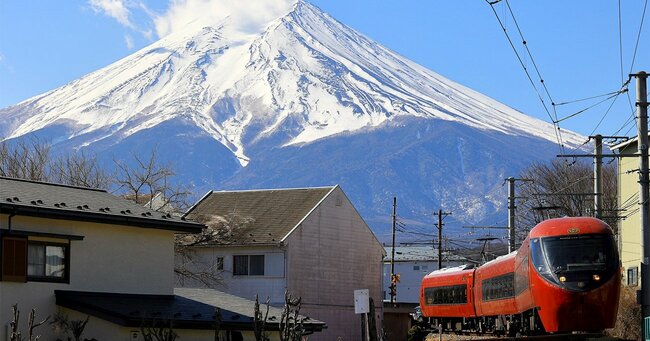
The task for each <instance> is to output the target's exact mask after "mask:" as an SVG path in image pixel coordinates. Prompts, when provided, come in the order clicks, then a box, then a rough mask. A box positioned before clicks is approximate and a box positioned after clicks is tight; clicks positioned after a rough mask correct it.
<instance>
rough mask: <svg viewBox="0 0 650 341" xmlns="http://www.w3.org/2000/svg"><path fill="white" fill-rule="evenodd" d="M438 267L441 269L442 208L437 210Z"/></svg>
mask: <svg viewBox="0 0 650 341" xmlns="http://www.w3.org/2000/svg"><path fill="white" fill-rule="evenodd" d="M438 269H442V210H438Z"/></svg>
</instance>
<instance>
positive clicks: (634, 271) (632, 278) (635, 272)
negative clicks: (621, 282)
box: [627, 266, 639, 286]
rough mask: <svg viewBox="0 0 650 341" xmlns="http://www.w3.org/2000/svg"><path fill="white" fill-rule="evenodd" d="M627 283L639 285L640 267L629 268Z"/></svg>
mask: <svg viewBox="0 0 650 341" xmlns="http://www.w3.org/2000/svg"><path fill="white" fill-rule="evenodd" d="M627 285H629V286H637V285H639V268H638V267H636V266H635V267H633V268H629V269H627Z"/></svg>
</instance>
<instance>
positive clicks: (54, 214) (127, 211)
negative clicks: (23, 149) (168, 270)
mask: <svg viewBox="0 0 650 341" xmlns="http://www.w3.org/2000/svg"><path fill="white" fill-rule="evenodd" d="M0 212H2V213H15V214H17V215H27V216H36V217H44V218H52V219H65V220H79V221H92V222H99V223H111V224H119V225H128V226H137V227H145V228H156V229H166V230H172V231H179V232H192V233H197V232H200V231H201V229H202V228H203V227H204V226H203V225H202V224H198V223H194V222H189V221H185V220H184V219H179V218H176V217H173V216H171V215H169V214H167V213H161V212H156V211H153V210H150V209H148V208H146V207H143V206H140V205H138V204H136V203H134V202H131V201H128V200H126V199H123V198H120V197H117V196H114V195H112V194H110V193H108V192H106V191H105V190H99V189H92V188H84V187H74V186H67V185H61V184H54V183H46V182H38V181H31V180H24V179H14V178H5V177H0Z"/></svg>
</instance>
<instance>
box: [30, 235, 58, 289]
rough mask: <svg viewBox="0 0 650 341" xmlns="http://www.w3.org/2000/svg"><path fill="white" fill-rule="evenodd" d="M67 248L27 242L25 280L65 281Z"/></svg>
mask: <svg viewBox="0 0 650 341" xmlns="http://www.w3.org/2000/svg"><path fill="white" fill-rule="evenodd" d="M67 250H68V248H67V246H66V245H61V244H51V243H42V242H29V246H28V248H27V278H28V279H29V280H34V281H62V280H65V279H66V277H67V276H66V269H67V267H66V260H67V258H68V257H67V256H66V255H67Z"/></svg>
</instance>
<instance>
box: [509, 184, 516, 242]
mask: <svg viewBox="0 0 650 341" xmlns="http://www.w3.org/2000/svg"><path fill="white" fill-rule="evenodd" d="M516 208H517V206H515V178H513V177H509V178H508V253H510V252H512V251H514V250H515V209H516Z"/></svg>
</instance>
